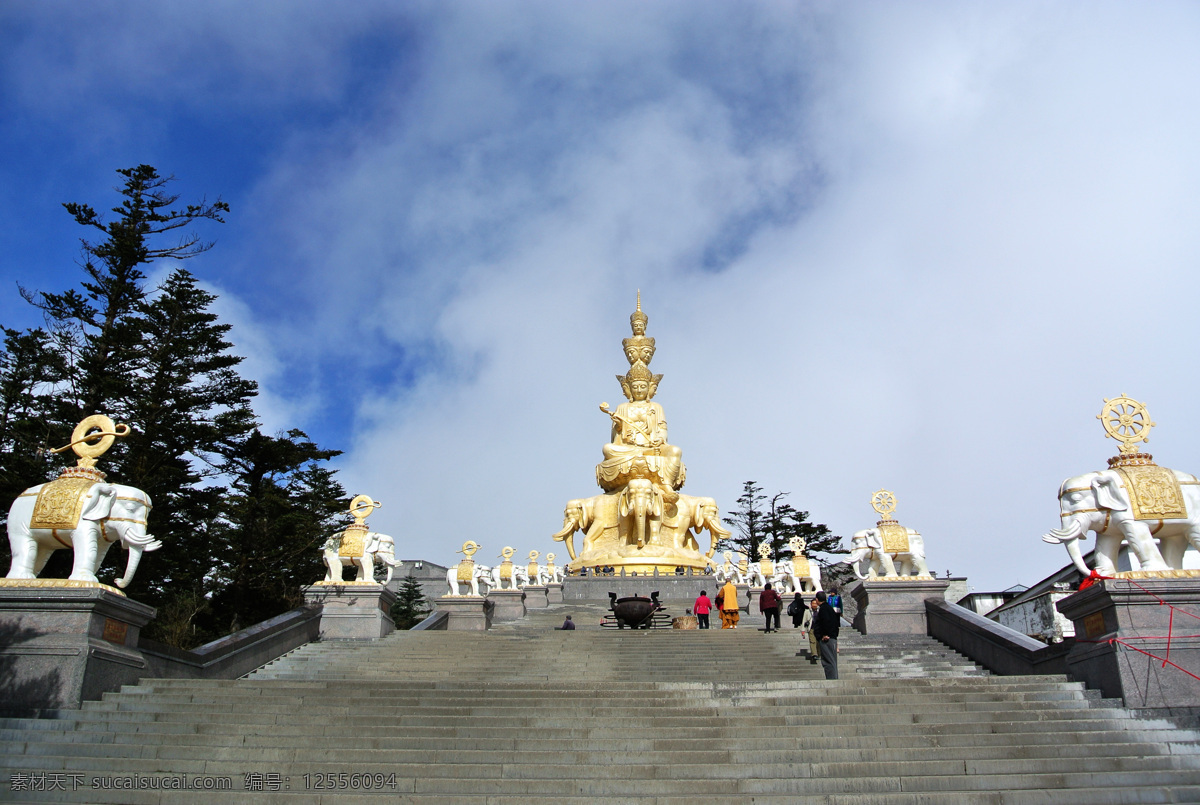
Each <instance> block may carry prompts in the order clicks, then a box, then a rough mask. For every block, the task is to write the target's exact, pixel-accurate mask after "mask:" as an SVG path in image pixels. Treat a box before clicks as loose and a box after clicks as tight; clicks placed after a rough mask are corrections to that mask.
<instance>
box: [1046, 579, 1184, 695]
mask: <svg viewBox="0 0 1200 805" xmlns="http://www.w3.org/2000/svg"><path fill="white" fill-rule="evenodd" d="M1137 584H1138V586H1134V585H1133V584H1131V583H1130V582H1128V581H1124V580H1121V579H1106V580H1104V581H1099V582H1097V583H1096V584H1094V585H1092V586H1091V587H1089V588H1088V589H1086V590H1083V591H1082V592H1078V593H1075V594H1074V595H1071V596H1069V597H1067V598H1064V599H1063V600H1061V601H1059V602H1058V604H1057V607H1058V611H1059V612H1061V613H1062V614H1063V615H1065V616H1067V617H1068V618H1070V619H1071V621H1072V622H1073V623H1074V624H1075V643H1074V645H1073V646H1072V647H1071V650H1070V652H1069V653H1068V654H1067V668H1068V670H1069V671H1070V674H1071V676H1073V677H1074V678H1075V679H1076V680H1078V681H1080V682H1084V683H1086V684H1087V686H1088V687H1089V688H1092V689H1095V690H1099V691H1101V692H1102V693H1103V694H1104V696H1105V697H1107V698H1113V699H1116V698H1120V699H1122V700H1124V702H1125V706H1126V707H1130V708H1134V709H1139V710H1141V709H1147V710H1161V711H1163V712H1164V713H1166V712H1167V711H1168V710H1169V709H1171V708H1181V709H1182V708H1193V709H1194V708H1200V681H1197V680H1195V679H1193V678H1192V677H1190V676H1188V675H1187V674H1185V673H1184V672H1183V671H1181V670H1180V669H1179V668H1174V667H1172V666H1171V665H1170V664H1168V665H1167V666H1165V667H1164V666H1163V661H1162V659H1154V657H1150V656H1148V655H1147V654H1143V653H1141V652H1140V651H1137V650H1136V649H1141V651H1145V652H1149V653H1150V654H1153V655H1156V656H1157V657H1160V658H1166V659H1168V660H1169V661H1170V662H1171V663H1175V664H1176V665H1179V666H1181V667H1183V668H1186V669H1188V671H1190V672H1192V673H1196V670H1197V669H1200V637H1189V635H1196V634H1200V628H1198V627H1200V622H1198V621H1197V620H1196V619H1195V618H1193V617H1189V616H1187V615H1183V614H1181V613H1179V612H1176V613H1175V622H1174V624H1173V625H1172V623H1171V608H1170V607H1169V606H1163V605H1162V604H1161V603H1160V601H1159V599H1161V600H1162V601H1165V602H1167V603H1168V604H1172V605H1174V606H1176V607H1180V608H1181V609H1184V610H1186V611H1188V612H1193V613H1196V612H1200V579H1138V580H1137ZM1168 633H1170V634H1171V635H1172V639H1171V643H1170V651H1169V652H1168V648H1167V635H1168ZM1180 635H1182V637H1181V636H1180ZM1119 640H1125V641H1128V642H1127V643H1125V644H1123V643H1120V642H1117V641H1119Z"/></svg>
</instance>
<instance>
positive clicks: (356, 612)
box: [302, 582, 396, 640]
mask: <svg viewBox="0 0 1200 805" xmlns="http://www.w3.org/2000/svg"><path fill="white" fill-rule="evenodd" d="M302 592H303V593H304V600H305V602H306V603H308V604H309V605H312V606H320V607H322V610H321V637H322V638H323V639H326V640H377V639H379V638H381V637H386V636H387V635H389V634H391V633H392V632H394V631H395V630H396V624H395V622H394V621H393V620H392V615H391V612H392V604H394V603H396V594H395V593H394V592H392V591H391V590H389V589H387V588H386V587H384V586H383V585H380V584H371V583H358V582H345V583H342V584H324V583H322V584H313V585H311V586H309V587H304V588H303V589H302Z"/></svg>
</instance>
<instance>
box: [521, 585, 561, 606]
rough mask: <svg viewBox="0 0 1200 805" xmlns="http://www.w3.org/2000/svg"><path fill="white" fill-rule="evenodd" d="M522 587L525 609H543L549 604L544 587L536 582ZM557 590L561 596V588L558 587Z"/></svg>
mask: <svg viewBox="0 0 1200 805" xmlns="http://www.w3.org/2000/svg"><path fill="white" fill-rule="evenodd" d="M523 589H524V590H525V608H526V609H545V608H546V607H547V606H548V605H549V603H550V601H549V596H548V591H547V589H546V588H545V587H543V586H541V585H538V584H531V585H530V586H528V587H524V588H523ZM558 592H559V596H560V598H561V596H562V590H561V589H560V590H559V591H558ZM560 602H561V601H560Z"/></svg>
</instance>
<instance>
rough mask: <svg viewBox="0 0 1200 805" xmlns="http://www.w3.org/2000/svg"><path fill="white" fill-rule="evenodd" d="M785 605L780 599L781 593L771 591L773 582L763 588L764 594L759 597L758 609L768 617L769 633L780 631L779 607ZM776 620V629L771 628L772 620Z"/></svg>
mask: <svg viewBox="0 0 1200 805" xmlns="http://www.w3.org/2000/svg"><path fill="white" fill-rule="evenodd" d="M781 603H783V602H782V600H781V599H780V598H779V593H777V592H775V591H774V590H773V589H771V582H769V581H768V582H767V586H766V587H763V591H762V594H761V595H760V596H759V597H758V609H759V611H760V612H762V614H764V615H766V616H767V631H768V632H777V631H779V605H780V604H781ZM772 618H774V620H775V628H774V629H772V628H771V619H772Z"/></svg>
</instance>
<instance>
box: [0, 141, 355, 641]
mask: <svg viewBox="0 0 1200 805" xmlns="http://www.w3.org/2000/svg"><path fill="white" fill-rule="evenodd" d="M118 173H119V174H120V175H121V176H122V177H124V184H123V186H121V187H120V188H117V191H118V192H119V193H120V195H121V196H122V201H121V203H120V205H119V206H117V207H115V208H114V209H113V213H114V214H115V217H113V218H112V219H111V220H109V221H105V220H104V219H103V218H102V217H101V216H100V215H99V214H97V213H96V211H95V210H93V209H92V208H91V207H89V206H87V205H85V204H78V203H72V204H65V205H63V206H64V207H65V208H66V210H67V211H68V212H69V213H70V214H71V215H72V216H73V217H74V218H75V221H76V222H77V223H79V224H80V225H82V226H85V227H87V228H89V229H91V230H95V231H99V232H101V233H103V237H102V238H101V239H100V240H98V241H95V242H93V241H89V240H83V241H82V244H83V259H82V260H81V262H80V266H81V268H82V269H83V271H84V279H83V282H82V284H81V290H75V289H71V290H67V291H64V292H61V293H57V292H48V291H30V290H27V289H24V288H22V289H21V293H22V295H23V296H24V297H25V298H26V299H27V300H28V301H29V302H31V303H32V304H34V305H36V306H37V307H38V308H40V309H41V310H42V312H43V314H44V317H45V321H46V326H45V327H44V328H40V329H33V330H29V331H27V332H19V331H15V330H10V329H5V330H4V342H3V351H2V352H0V490H2V491H3V492H5V493H6V494H7V496H8V499H11V498H12V497H14V496H15V495H16V494H19V493H20V491H22V490H23V489H24V488H26V487H28V486H30V485H32V484H35V483H39V482H42V481H45V480H47V479H48V478H52V477H54V476H56V475H57V473H58V471H59V469H61V468H62V467H63V466H65V465H66V464H67V463H68V460H69V459H70V458H71V456H70V454H69V453H68V454H67V455H53V454H50V453H49V452H48V448H50V447H57V446H60V445H63V444H66V443H67V441H69V436H70V434H71V431H72V430H73V429H74V427H75V425H76V424H77V423H78V422H79V421H80V420H81V419H82V418H83V417H84V416H87V415H90V414H93V413H103V414H107V415H108V416H110V417H112V418H113V419H114V420H116V421H118V422H123V423H126V424H128V425H129V426H130V427H131V428H132V433H131V434H130V435H129V436H128V437H127V438H125V439H121V440H118V441H117V443H116V444H115V445H114V447H113V449H112V450H110V451H109V452H108V453H107V454H106V455H105V456H104V458H103V459H102V468H103V470H104V471H105V472H106V473H107V474H108V476H109V478H110V479H111V480H113V481H115V482H118V483H125V484H129V485H131V486H136V487H138V488H140V489H143V490H144V491H146V492H147V493H149V495H150V497H151V500H152V501H153V503H154V509H153V510H152V511H151V513H150V520H149V527H150V528H149V530H150V531H151V533H153V534H154V535H155V536H156V537H157V538H158V539H160V540H161V541H162V543H163V547H162V548H161V549H159V550H158V551H156V552H154V553H153V554H149V555H148V556H147V557H146V559H145V560H144V561H143V563H142V569H141V571H140V572H139V573H138V575H137V576H136V577H135V579H134V582H133V584H132V585H131V586H130V588H129V590H128V592H129V594H130V595H131V596H132V597H134V598H136V599H138V600H141V601H144V602H145V603H148V604H151V605H153V606H156V607H158V608H159V611H160V612H159V617H158V619H157V620H156V621H154V622H152V623H151V625H150V626H149V628H147V629H146V630H144V634H145V635H146V636H148V637H151V638H153V639H158V640H164V641H168V642H170V643H171V644H173V645H177V646H181V647H187V646H191V645H195V644H196V643H198V642H203V641H204V640H207V639H210V638H213V637H218V636H221V635H223V634H225V633H226V632H227V631H229V630H231V629H235V628H237V627H239V626H247V625H250V624H253V623H256V622H258V621H261V620H263V619H264V618H268V617H271V616H273V615H277V614H280V613H282V612H284V611H286V610H288V609H290V608H292V607H294V606H297V605H298V604H299V603H300V602H301V596H300V591H299V590H300V586H301V585H303V584H309V583H311V582H313V581H314V580H316V579H319V578H321V577H322V576H323V575H324V571H323V569H322V567H321V561H320V551H319V548H320V545H321V543H322V542H324V540H325V539H326V538H327V537H328V536H329V534H330V533H332V532H333V531H334V530H336V529H338V528H341V527H344V524H345V523H344V522H343V521H344V520H345V519H347V515H346V508H347V501H346V497H347V496H346V494H345V491H344V490H343V489H342V487H341V485H340V484H338V483H337V481H336V480H335V479H334V477H333V472H332V471H331V470H329V469H328V468H327V467H325V466H324V462H326V461H327V460H328V459H329V458H332V457H333V456H335V455H337V452H336V451H330V450H323V449H321V448H319V447H318V446H317V445H315V444H313V443H312V442H311V441H310V440H309V439H308V437H307V436H305V434H303V433H302V432H300V431H295V430H293V431H289V432H288V433H287V434H285V435H282V436H278V437H268V436H264V435H262V434H261V433H259V432H258V431H257V430H256V421H255V417H254V413H253V411H252V409H251V406H250V403H251V401H252V399H253V398H254V396H255V394H256V393H257V388H256V386H255V384H254V383H253V382H252V381H249V380H246V379H245V378H242V377H241V376H240V375H239V374H238V369H237V367H238V365H239V363H240V362H241V358H240V357H238V356H236V355H234V354H233V353H232V351H231V350H232V345H231V344H230V343H229V340H228V335H229V330H230V327H229V325H227V324H222V323H220V322H219V321H218V318H217V316H216V315H215V314H214V313H213V312H212V311H211V308H212V305H213V302H214V301H215V297H214V296H213V295H212V294H211V293H208V292H207V291H205V290H204V289H203V288H201V287H200V285H199V283H198V281H197V279H196V278H195V277H194V276H193V275H192V274H191V273H190V272H188V271H187V270H185V269H183V268H177V269H175V270H174V271H171V272H170V273H169V274H168V275H167V276H166V279H165V280H164V281H163V283H162V284H161V285H160V286H158V287H149V285H148V283H147V277H146V272H145V266H146V265H147V264H149V263H152V262H154V261H156V260H163V259H172V260H185V259H188V258H191V257H195V256H196V255H199V254H202V253H204V252H206V251H208V250H209V249H210V248H211V246H212V244H211V243H209V242H205V241H202V240H201V239H200V237H199V236H198V235H195V234H188V233H186V232H184V231H182V230H184V229H185V228H186V227H189V226H191V225H192V224H194V223H200V222H204V221H214V222H220V221H222V220H223V218H222V215H223V214H224V213H226V212H228V210H229V207H228V206H227V205H226V204H225V203H224V202H222V201H220V200H219V199H218V200H217V201H216V202H214V203H211V204H210V203H207V202H205V201H203V200H202V201H201V202H200V203H198V204H191V205H185V206H180V205H178V203H177V202H178V196H177V195H174V194H171V193H168V192H167V190H166V188H167V185H168V184H169V183H170V182H171V181H172V178H171V177H163V176H160V175H159V174H158V172H157V171H156V170H155V169H154V168H152V167H150V166H148V165H140V166H138V167H136V168H130V169H127V170H121V171H118ZM168 237H169V238H170V239H169V240H167V238H168ZM70 553H71V552H70V551H57V552H56V554H55V556H54V558H52V559H51V562H50V564H49V565H48V566H47V568H46V569H45V570H44V571H43V575H45V576H60V577H61V576H65V575H66V573H67V572H68V570H67V568H69V566H70V562H71V556H70ZM124 558H125V557H124V554H123V552H120V551H110V552H109V557H108V561H107V562H106V566H105V567H103V568H101V569H100V571H99V576H100V578H101V580H108V579H111V578H112V577H113V575H114V574H115V572H116V571H117V570H118V569H119V568H120V567H121V566H122V565H123V562H124Z"/></svg>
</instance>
